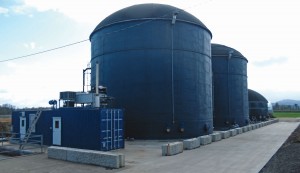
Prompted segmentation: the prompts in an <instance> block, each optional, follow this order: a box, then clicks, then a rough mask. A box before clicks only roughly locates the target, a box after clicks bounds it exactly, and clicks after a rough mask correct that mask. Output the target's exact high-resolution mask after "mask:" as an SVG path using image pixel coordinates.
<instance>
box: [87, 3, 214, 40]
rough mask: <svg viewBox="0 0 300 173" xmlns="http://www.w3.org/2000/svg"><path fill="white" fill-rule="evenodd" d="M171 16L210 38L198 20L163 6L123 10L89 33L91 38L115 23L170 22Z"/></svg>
mask: <svg viewBox="0 0 300 173" xmlns="http://www.w3.org/2000/svg"><path fill="white" fill-rule="evenodd" d="M173 14H177V15H176V20H177V21H185V22H189V23H193V24H196V25H199V26H200V27H202V28H204V29H205V30H207V31H208V32H209V33H210V35H211V36H212V34H211V32H210V30H209V29H208V28H207V27H206V26H205V25H204V24H203V23H202V22H201V21H200V20H199V19H198V18H196V17H195V16H193V15H191V14H190V13H188V12H186V11H184V10H182V9H179V8H177V7H173V6H170V5H164V4H139V5H133V6H130V7H127V8H123V9H121V10H119V11H117V12H115V13H113V14H111V15H109V16H108V17H106V18H105V19H104V20H102V21H101V22H100V23H99V24H98V26H97V27H96V28H95V29H94V31H93V32H92V33H91V36H92V35H93V33H94V32H96V31H97V30H99V29H101V28H103V27H106V26H109V25H112V24H115V23H120V22H126V21H131V20H132V21H134V20H149V19H164V20H165V19H167V20H172V19H173ZM91 36H90V37H91Z"/></svg>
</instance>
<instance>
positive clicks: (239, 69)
mask: <svg viewBox="0 0 300 173" xmlns="http://www.w3.org/2000/svg"><path fill="white" fill-rule="evenodd" d="M211 48H212V72H213V99H214V101H213V108H214V109H213V116H214V127H215V129H221V130H223V129H229V128H233V127H237V126H240V127H241V126H245V125H247V124H248V123H249V108H248V88H247V63H248V60H247V59H246V58H245V57H244V56H243V55H242V54H241V53H240V52H238V51H237V50H235V49H233V48H231V47H227V46H224V45H220V44H212V47H211Z"/></svg>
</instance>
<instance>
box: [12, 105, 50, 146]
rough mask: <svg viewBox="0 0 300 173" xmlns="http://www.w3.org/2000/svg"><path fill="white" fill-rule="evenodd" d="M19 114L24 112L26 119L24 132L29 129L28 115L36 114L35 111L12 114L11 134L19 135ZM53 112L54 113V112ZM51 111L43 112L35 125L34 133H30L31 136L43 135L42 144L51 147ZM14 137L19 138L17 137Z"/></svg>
mask: <svg viewBox="0 0 300 173" xmlns="http://www.w3.org/2000/svg"><path fill="white" fill-rule="evenodd" d="M21 112H25V117H26V131H27V130H28V128H29V115H30V114H36V112H37V111H31V110H29V111H28V110H27V111H14V112H13V114H12V125H13V132H14V133H20V122H19V121H20V115H21ZM54 112H55V111H54ZM52 115H53V111H52V110H47V111H43V112H42V114H41V116H40V118H39V120H38V121H37V123H36V125H35V132H32V135H43V144H44V145H52ZM16 137H20V135H17V136H16Z"/></svg>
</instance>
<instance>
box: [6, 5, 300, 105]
mask: <svg viewBox="0 0 300 173" xmlns="http://www.w3.org/2000/svg"><path fill="white" fill-rule="evenodd" d="M141 3H161V4H169V5H173V6H176V7H178V8H181V9H184V10H185V11H187V12H189V13H191V14H193V15H194V16H196V17H197V18H198V19H199V20H201V21H202V22H203V23H204V24H205V25H206V26H207V28H208V29H209V30H210V31H211V32H212V34H213V38H212V43H219V44H224V45H227V46H229V47H232V48H234V49H236V50H238V51H239V52H241V53H242V54H243V55H244V56H245V57H246V58H247V59H248V88H250V89H253V90H255V91H257V92H259V93H261V94H262V95H264V96H265V97H266V98H267V99H268V100H269V101H271V102H276V101H279V100H282V99H295V100H300V77H299V75H300V68H299V65H300V58H299V53H298V51H299V50H300V44H299V41H300V22H299V16H300V10H299V9H300V1H296V0H226V1H224V0H185V1H182V0H160V1H157V0H156V1H146V0H139V1H137V0H126V1H124V0H111V1H103V0H102V1H100V0H78V1H71V0H51V1H43V0H0V61H3V60H7V59H11V58H17V57H20V56H24V55H28V54H33V53H36V52H40V51H44V50H48V49H52V48H55V47H59V46H63V45H66V44H70V43H74V42H78V41H83V40H87V39H88V38H89V35H90V33H91V32H92V31H93V29H94V28H95V27H96V26H97V24H98V23H100V22H101V21H102V20H103V19H105V17H107V16H108V15H110V14H112V13H114V12H115V11H117V10H120V9H122V8H125V7H128V6H131V5H135V4H141ZM90 47H91V45H90V42H89V41H85V42H82V43H79V44H76V45H73V46H70V47H65V48H63V49H58V50H55V51H50V52H47V53H43V54H38V55H35V56H29V57H26V58H22V59H16V60H13V61H5V62H0V105H1V104H12V105H15V106H17V107H19V108H22V107H39V106H49V105H48V101H49V100H52V99H58V98H59V92H60V91H81V90H82V70H83V69H84V68H86V67H87V65H88V63H89V61H90V57H91V52H90Z"/></svg>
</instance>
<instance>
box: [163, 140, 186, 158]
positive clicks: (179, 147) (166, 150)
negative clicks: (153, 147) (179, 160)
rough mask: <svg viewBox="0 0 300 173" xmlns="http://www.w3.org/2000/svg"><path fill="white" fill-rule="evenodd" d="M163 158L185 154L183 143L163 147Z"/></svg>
mask: <svg viewBox="0 0 300 173" xmlns="http://www.w3.org/2000/svg"><path fill="white" fill-rule="evenodd" d="M161 149H162V156H173V155H176V154H179V153H182V152H183V142H172V143H168V144H164V145H162V147H161Z"/></svg>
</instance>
